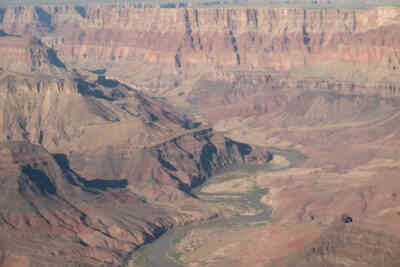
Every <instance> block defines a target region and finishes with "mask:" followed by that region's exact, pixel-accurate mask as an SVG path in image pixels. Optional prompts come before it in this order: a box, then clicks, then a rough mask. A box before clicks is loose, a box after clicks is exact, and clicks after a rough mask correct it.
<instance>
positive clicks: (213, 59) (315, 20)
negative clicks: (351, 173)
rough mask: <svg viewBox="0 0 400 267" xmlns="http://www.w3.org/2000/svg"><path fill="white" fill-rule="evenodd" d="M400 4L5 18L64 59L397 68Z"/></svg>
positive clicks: (61, 12) (107, 9) (112, 10)
mask: <svg viewBox="0 0 400 267" xmlns="http://www.w3.org/2000/svg"><path fill="white" fill-rule="evenodd" d="M399 13H400V9H398V8H395V7H382V8H375V9H368V10H340V9H334V8H327V9H302V8H276V9H268V8H232V9H229V8H214V9H202V8H200V9H192V8H187V9H186V8H185V9H184V8H179V9H140V8H130V7H113V6H106V5H104V6H102V5H99V6H94V5H90V6H82V7H81V6H73V5H69V6H68V5H67V6H41V7H15V8H12V7H10V8H7V9H6V10H5V14H4V17H3V20H2V23H1V24H0V27H1V28H3V30H4V31H6V32H8V33H13V34H23V33H30V32H33V33H34V34H35V35H38V36H42V37H43V40H44V41H45V42H46V43H47V44H48V45H49V46H50V47H53V48H55V49H56V50H57V51H58V52H59V54H60V57H61V58H62V59H63V60H66V61H71V60H74V59H79V60H88V61H90V60H98V59H102V60H110V61H111V60H113V61H120V60H123V59H126V58H129V57H137V58H143V59H145V60H146V61H147V62H149V63H155V64H161V65H164V66H168V67H170V68H174V69H176V70H190V69H192V68H198V67H199V66H214V67H235V68H240V69H256V68H273V69H277V70H285V69H290V68H294V67H304V66H309V65H313V64H319V63H321V62H329V61H344V62H350V63H353V64H378V65H382V66H383V67H384V68H385V69H387V70H390V71H396V70H397V69H398V68H399V66H398V57H397V52H398V51H397V47H398V45H399V42H400V39H399V38H398V37H397V36H399V34H396V32H398V31H399V27H398V15H399Z"/></svg>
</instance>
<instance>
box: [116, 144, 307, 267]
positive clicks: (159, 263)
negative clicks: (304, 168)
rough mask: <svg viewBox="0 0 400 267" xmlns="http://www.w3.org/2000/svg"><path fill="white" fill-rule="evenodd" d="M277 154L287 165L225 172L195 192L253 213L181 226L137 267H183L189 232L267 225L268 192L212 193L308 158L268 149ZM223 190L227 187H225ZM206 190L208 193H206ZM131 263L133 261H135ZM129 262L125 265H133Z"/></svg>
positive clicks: (142, 252) (149, 249) (145, 250)
mask: <svg viewBox="0 0 400 267" xmlns="http://www.w3.org/2000/svg"><path fill="white" fill-rule="evenodd" d="M266 149H267V150H268V151H270V152H272V153H273V154H274V157H277V156H279V157H282V158H284V159H286V160H287V164H286V165H285V166H273V165H271V164H267V165H266V166H262V167H261V166H241V167H238V168H235V169H234V170H230V171H225V173H223V175H221V174H220V175H215V176H214V177H211V178H209V179H208V180H207V182H205V183H204V184H203V185H201V186H199V187H197V188H196V189H195V190H193V193H194V194H195V195H197V196H198V197H199V198H200V199H201V200H203V201H208V202H210V203H212V202H213V201H216V202H217V201H218V202H219V203H221V202H226V203H227V204H229V205H231V204H232V203H235V202H240V203H241V204H242V205H243V203H245V205H246V206H248V207H249V208H250V209H251V210H253V211H255V212H253V213H252V214H234V215H232V216H229V217H223V216H220V217H218V218H216V219H214V220H210V221H207V222H204V223H201V224H190V225H185V226H178V227H175V228H173V229H170V230H168V231H167V232H166V233H165V234H163V235H162V236H161V237H159V238H158V239H156V240H154V242H152V243H149V244H146V245H144V246H143V247H141V248H140V249H139V250H137V251H135V252H134V254H136V255H137V256H136V258H135V259H134V260H133V259H132V260H133V262H134V264H135V265H136V266H142V267H150V266H152V267H181V266H183V265H182V264H180V263H179V254H178V253H176V251H175V247H176V245H177V244H178V243H179V241H180V240H181V239H183V238H184V237H185V235H186V234H187V233H189V232H190V231H192V230H198V229H204V228H209V227H231V226H232V225H241V224H243V225H244V224H247V223H257V222H265V221H268V220H270V219H271V212H272V209H271V208H270V207H267V206H265V205H263V204H262V203H261V202H260V199H261V197H263V196H264V195H266V194H267V193H268V189H261V188H254V189H251V190H247V191H246V192H224V191H222V192H221V191H218V192H214V191H215V190H214V191H212V190H211V192H209V191H210V190H208V191H207V190H205V189H209V188H211V189H213V188H215V187H216V186H219V187H221V184H222V183H232V181H233V182H234V181H236V180H237V181H244V182H247V181H246V178H247V177H249V176H251V175H254V173H256V172H258V173H261V172H273V171H275V172H276V171H282V170H286V169H288V168H292V167H294V166H295V165H296V164H298V163H299V162H302V161H304V160H305V158H306V157H305V156H304V155H302V154H300V153H298V152H297V151H294V150H281V149H276V148H266ZM222 188H223V187H222ZM204 191H206V192H204ZM132 260H131V261H132ZM129 263H130V262H129V260H128V261H127V262H125V264H123V265H122V266H130V264H129Z"/></svg>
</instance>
